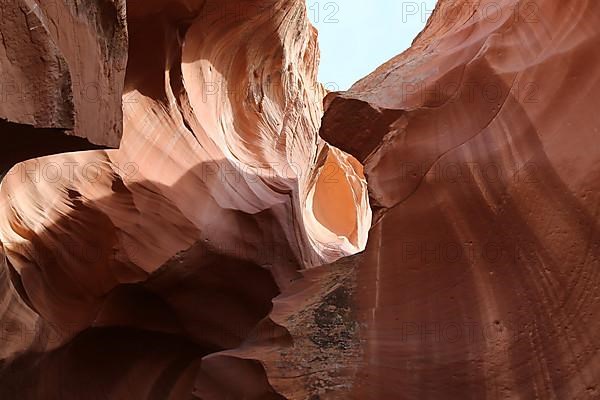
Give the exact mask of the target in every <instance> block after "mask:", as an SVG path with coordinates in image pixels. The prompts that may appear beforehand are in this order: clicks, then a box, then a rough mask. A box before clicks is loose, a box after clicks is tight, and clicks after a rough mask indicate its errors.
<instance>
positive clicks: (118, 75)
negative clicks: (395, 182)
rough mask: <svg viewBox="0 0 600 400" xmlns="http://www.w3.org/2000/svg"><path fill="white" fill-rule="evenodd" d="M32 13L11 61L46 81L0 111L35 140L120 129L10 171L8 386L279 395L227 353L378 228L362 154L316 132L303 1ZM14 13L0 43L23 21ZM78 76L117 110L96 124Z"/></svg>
mask: <svg viewBox="0 0 600 400" xmlns="http://www.w3.org/2000/svg"><path fill="white" fill-rule="evenodd" d="M59 3H61V2H59ZM98 4H100V5H98ZM26 5H27V6H28V7H30V8H31V9H35V10H38V11H35V12H36V13H38V12H42V14H39V15H38V14H36V15H37V16H38V18H39V19H40V20H41V21H43V22H44V21H45V22H44V23H46V25H43V26H44V27H45V28H47V29H48V30H49V31H50V34H48V33H47V32H46V33H45V34H46V35H50V36H49V37H44V38H43V41H42V39H39V38H37V37H34V36H32V37H31V41H32V43H33V44H32V46H33V47H34V48H33V49H32V50H30V49H29V48H26V47H15V49H11V51H14V52H16V57H17V58H16V59H17V62H16V64H14V62H13V59H11V58H10V57H11V56H10V55H5V56H4V55H3V57H1V62H2V65H4V64H6V65H9V66H11V67H10V68H12V69H11V70H9V71H10V72H11V73H12V74H13V75H14V76H19V74H25V73H29V72H28V71H25V72H23V71H24V70H25V69H27V68H33V67H36V68H38V70H39V71H41V73H39V74H38V75H36V79H37V80H38V81H39V85H40V86H41V87H43V88H44V90H41V89H37V90H38V91H39V97H36V98H34V99H33V100H32V103H31V104H28V105H27V106H28V107H29V108H30V109H31V110H32V111H33V117H31V116H28V117H27V118H29V117H31V118H33V119H31V120H29V119H26V118H25V117H23V118H21V115H20V114H18V112H21V111H23V109H22V108H19V107H18V106H17V105H14V104H13V103H8V104H7V105H5V108H4V109H1V108H0V110H4V111H5V112H6V115H7V119H8V120H9V121H11V122H12V123H18V124H23V125H24V124H27V125H28V126H29V129H30V130H31V132H32V135H42V134H44V133H45V131H44V130H43V129H49V128H52V129H56V130H58V131H59V132H57V133H59V134H62V133H66V134H68V135H69V134H75V135H78V136H81V137H83V138H86V139H88V141H89V142H90V143H96V144H99V145H108V146H110V145H116V144H119V138H120V133H121V131H122V138H120V145H119V149H118V150H102V149H96V150H91V151H85V152H81V151H80V152H70V153H63V152H64V151H70V150H80V149H82V148H65V147H57V148H56V149H54V148H53V149H52V150H50V151H47V152H46V153H44V154H47V153H63V154H57V155H49V156H46V157H40V158H34V159H30V160H28V161H24V162H22V163H20V164H17V165H16V166H15V167H14V168H12V169H11V170H10V171H8V173H7V174H6V176H5V177H4V179H3V181H2V187H1V199H2V203H1V209H0V236H1V237H2V242H3V252H4V255H5V258H4V264H5V265H4V267H3V270H2V280H1V284H2V285H3V290H2V293H3V294H2V296H3V302H2V308H1V310H0V312H1V314H2V321H3V323H4V328H5V329H4V331H5V332H4V331H3V332H4V333H5V334H4V336H5V337H4V345H3V346H2V347H1V349H0V352H1V354H0V355H1V357H2V359H3V360H4V361H3V362H2V369H1V370H0V395H1V397H2V398H24V399H39V398H44V396H46V395H45V394H46V393H57V397H56V398H60V399H81V398H95V397H98V396H100V397H101V398H115V399H117V398H140V399H142V398H143V399H146V398H147V399H159V398H160V399H166V398H172V399H181V398H190V396H193V395H196V396H197V397H199V398H203V399H211V398H212V399H223V398H240V399H241V398H257V399H258V398H281V396H280V395H279V394H276V391H275V390H274V389H273V388H272V386H271V384H270V382H269V379H268V377H267V376H266V374H265V372H264V367H263V366H262V364H261V363H260V362H259V361H256V360H242V359H241V358H240V357H235V356H231V357H229V356H226V355H218V354H217V353H219V352H221V351H226V350H230V349H235V348H238V347H240V346H242V345H243V344H244V343H245V342H246V341H247V339H248V338H249V337H254V336H256V335H257V332H258V334H259V337H262V333H261V332H263V331H264V330H265V329H267V331H268V332H269V335H272V336H273V337H274V339H273V340H277V341H279V342H281V343H284V342H287V341H288V340H289V334H288V333H287V331H286V330H285V328H282V327H279V326H278V325H276V324H274V323H273V322H270V320H269V318H268V315H269V313H270V311H271V309H272V299H273V298H274V297H276V296H277V295H278V293H280V292H281V291H284V290H286V289H287V288H288V287H289V286H290V285H291V284H292V282H293V281H294V280H297V279H298V278H299V277H300V276H301V275H300V271H301V270H304V269H307V268H312V267H316V266H319V265H323V264H326V263H329V262H332V261H335V260H337V259H339V258H340V257H343V256H347V255H351V254H354V253H356V252H358V251H360V250H362V249H363V248H364V246H365V245H366V241H367V233H368V229H369V227H370V225H371V210H370V207H369V204H368V196H367V190H366V181H365V178H364V175H363V168H362V165H361V164H360V163H359V162H357V161H356V159H355V158H354V157H352V156H350V155H348V154H346V153H344V152H342V151H340V150H338V149H336V148H334V147H331V146H329V145H327V144H326V143H325V142H324V141H323V140H322V139H321V138H320V137H319V135H318V131H319V128H320V121H321V117H322V114H323V97H324V96H325V94H326V93H325V90H324V89H323V88H322V86H321V85H320V84H319V83H317V81H316V72H317V65H318V48H317V34H316V31H315V30H314V28H312V27H311V26H310V24H309V23H308V21H307V18H306V10H305V5H304V3H303V2H302V1H299V0H298V1H296V0H295V1H253V2H248V1H229V2H222V1H128V2H127V4H126V8H127V10H126V20H125V18H124V15H125V9H124V5H123V4H117V3H113V2H110V1H103V2H99V3H94V2H90V4H79V3H77V4H73V3H70V4H69V5H67V4H66V3H65V4H64V5H62V4H59V5H58V8H59V9H60V11H65V10H66V11H68V12H69V13H68V17H67V18H65V17H64V14H60V18H58V19H57V20H56V21H55V22H53V21H54V20H50V22H48V21H46V18H49V17H46V13H47V14H48V15H50V12H49V11H47V10H44V9H41V5H36V4H35V2H31V4H26ZM96 6H97V7H98V9H99V10H100V11H101V12H102V13H101V14H97V13H96V11H93V10H95V7H96ZM23 7H25V6H23V5H21V4H20V3H18V2H14V4H13V3H11V4H9V5H8V9H7V12H9V13H12V14H11V15H13V14H14V15H17V16H19V17H21V16H22V15H21V14H22V13H23V10H24V8H23ZM40 10H41V11H40ZM90 10H91V11H90ZM113 11H114V12H116V11H118V13H117V14H114V13H113ZM25 12H26V10H25ZM105 14H107V15H108V14H110V15H109V16H113V14H114V15H116V16H117V17H118V18H116V19H115V20H113V19H110V18H108V17H107V15H105ZM27 15H29V14H27ZM121 17H123V18H121ZM9 22H10V24H8V23H5V24H4V25H3V26H2V33H3V35H4V36H9V35H10V34H11V33H12V30H13V29H15V30H19V32H20V30H23V31H24V32H26V33H27V31H29V28H30V26H27V25H23V24H24V23H25V22H24V21H21V20H20V19H17V18H16V17H15V19H14V20H10V21H9ZM92 27H93V28H94V29H96V30H95V31H93V30H92ZM53 30H58V31H57V32H58V33H56V32H54V31H53ZM30 32H35V30H31V31H30ZM52 35H54V36H52ZM25 36H26V35H25ZM25 36H24V37H25ZM115 37H118V38H123V40H124V42H120V41H119V42H115ZM57 38H58V39H57ZM88 38H89V43H88ZM36 40H37V41H36ZM57 40H58V44H59V45H60V44H61V43H62V42H61V41H63V42H64V43H65V44H64V47H61V46H58V47H59V48H58V49H56V48H54V47H52V45H56V43H57ZM39 41H42V42H40V43H41V44H40V43H38V42H39ZM34 45H35V46H34ZM42 45H43V46H42ZM36 46H37V47H36ZM69 46H71V47H69ZM19 49H23V51H27V52H30V51H31V52H33V51H37V52H38V53H39V54H40V58H41V59H42V61H40V62H39V63H40V65H39V66H36V65H33V66H32V64H27V63H25V62H24V61H23V62H21V61H20V59H21V58H25V57H26V56H27V55H28V54H29V53H28V54H26V55H21V54H19ZM65 49H66V50H65ZM123 49H125V52H123V51H122V50H123ZM61 51H62V53H63V54H65V55H64V57H63V58H64V60H63V58H61V57H59V55H60V54H61V53H60V52H61ZM36 54H37V53H36ZM19 57H21V58H19ZM111 57H113V58H111ZM124 61H126V63H127V68H126V71H125V70H123V71H122V65H121V64H119V62H124ZM13 64H14V65H13ZM67 66H68V67H69V68H70V69H69V68H67ZM123 66H124V64H123ZM13 69H14V71H16V72H13ZM67 72H69V73H71V75H72V77H73V76H77V77H83V76H85V77H86V79H87V78H89V77H92V78H90V79H92V80H93V81H94V82H101V84H100V86H99V92H100V96H101V98H102V99H103V101H104V100H106V103H107V104H105V103H104V102H100V103H94V104H93V106H94V107H95V109H94V110H93V116H90V117H89V118H86V117H85V116H86V115H88V114H87V113H88V112H91V110H92V106H91V103H90V104H88V103H86V102H85V100H86V99H83V100H81V99H80V98H78V97H77V92H76V90H75V89H74V87H75V86H74V84H73V78H72V77H71V79H70V80H69V79H68V74H67ZM61 74H62V75H61ZM105 77H107V79H104V78H105ZM103 79H104V80H103ZM46 88H48V90H46ZM55 88H57V89H56V90H54V89H55ZM35 90H36V89H34V91H35ZM69 90H71V92H69ZM114 93H118V95H119V97H122V98H121V99H119V100H117V99H112V100H110V99H109V97H110V96H113V94H114ZM30 100H31V99H30ZM80 100H81V101H80ZM116 107H118V110H117V109H116ZM121 109H122V112H121ZM44 110H46V111H47V112H48V113H50V111H52V110H54V111H52V112H53V113H50V114H44ZM80 110H81V111H80ZM11 113H12V114H11ZM15 113H16V114H15ZM13 116H14V118H13ZM92 117H93V118H92ZM107 121H110V122H111V124H113V125H118V128H114V127H112V128H109V127H107V126H106V124H107V123H108V122H107ZM78 124H79V125H78ZM19 127H20V125H19ZM7 134H8V132H7ZM111 135H112V136H111ZM98 137H100V138H104V139H106V140H96V138H98ZM109 139H110V140H109ZM34 142H35V140H34ZM90 147H91V146H89V147H83V148H90ZM27 149H29V148H27ZM27 155H28V156H29V157H27V156H25V157H22V158H21V159H24V158H30V157H32V156H33V155H31V154H29V153H27ZM34 155H35V154H34ZM21 159H15V160H9V161H12V162H13V163H14V162H16V161H21ZM265 327H267V328H265ZM232 380H235V382H232ZM23 382H27V384H26V385H25V384H24V383H23ZM24 386H26V388H25V389H23V387H24ZM103 396H104V397H103Z"/></svg>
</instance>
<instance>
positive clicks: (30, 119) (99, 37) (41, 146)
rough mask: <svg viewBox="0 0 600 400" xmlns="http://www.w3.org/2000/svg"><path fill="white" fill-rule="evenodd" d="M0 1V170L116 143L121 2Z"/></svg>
mask: <svg viewBox="0 0 600 400" xmlns="http://www.w3.org/2000/svg"><path fill="white" fill-rule="evenodd" d="M0 5H1V12H0V13H1V15H0V17H1V18H0V35H1V38H2V41H1V43H0V71H1V72H2V77H1V78H0V90H1V96H2V99H0V127H1V128H2V131H3V136H4V138H5V140H4V141H3V142H4V143H3V146H2V149H1V150H0V159H1V164H0V173H2V174H4V173H6V171H7V170H8V169H9V168H10V167H11V166H12V165H14V164H15V163H16V162H19V161H23V160H26V159H29V158H33V157H35V156H42V155H47V154H52V153H60V152H65V151H73V150H84V149H90V148H95V147H98V146H108V147H117V146H118V145H119V141H120V138H121V134H122V111H121V96H122V88H123V78H124V75H125V67H126V64H127V25H126V16H125V0H102V1H100V0H99V1H90V0H74V1H35V0H2V1H1V2H0ZM8 138H10V140H8Z"/></svg>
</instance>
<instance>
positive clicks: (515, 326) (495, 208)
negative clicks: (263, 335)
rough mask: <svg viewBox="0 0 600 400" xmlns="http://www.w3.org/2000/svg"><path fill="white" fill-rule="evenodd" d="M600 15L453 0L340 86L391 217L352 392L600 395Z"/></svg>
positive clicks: (332, 98) (347, 140) (345, 127)
mask: <svg viewBox="0 0 600 400" xmlns="http://www.w3.org/2000/svg"><path fill="white" fill-rule="evenodd" d="M599 23H600V4H598V2H595V1H579V2H565V1H553V0H538V1H501V2H497V1H486V0H482V1H475V2H463V1H458V0H454V1H453V0H445V1H439V4H438V6H437V9H436V11H435V13H434V14H433V16H432V17H431V18H430V20H429V22H428V24H427V28H426V29H425V31H424V32H423V33H421V34H420V35H419V37H418V38H417V39H416V40H415V42H414V43H413V46H412V48H411V49H409V50H408V51H407V52H405V53H403V54H402V55H400V56H398V57H396V58H394V59H392V60H391V61H389V62H388V63H386V64H385V65H383V66H381V67H380V68H378V69H377V70H376V71H375V72H373V73H372V74H371V75H369V76H368V77H366V78H365V79H363V80H361V81H360V82H358V83H356V84H355V85H354V86H353V87H352V88H351V89H350V90H349V91H348V92H345V93H340V94H331V95H329V96H328V98H327V99H326V104H327V105H326V108H327V109H326V112H325V116H324V119H323V126H322V128H321V135H322V137H323V138H324V139H325V140H327V141H328V142H329V143H331V144H333V145H336V146H339V147H340V148H341V149H342V150H345V151H348V152H349V153H351V154H353V155H355V156H356V157H357V158H358V160H359V161H361V162H362V163H363V164H364V168H365V174H366V176H367V180H368V184H369V193H370V197H371V204H372V206H373V209H374V212H375V216H374V225H373V227H372V229H371V232H370V236H369V241H368V245H367V249H366V251H365V253H364V254H363V255H362V258H360V259H359V260H358V261H357V262H356V267H355V272H354V273H355V274H356V282H357V283H356V287H357V288H358V289H357V290H356V291H355V292H354V303H353V304H354V312H355V315H356V322H357V323H358V324H359V325H360V338H361V344H362V346H361V347H362V350H363V353H362V356H361V357H362V358H361V361H360V362H358V363H357V364H356V367H357V369H358V374H357V376H356V378H355V379H354V380H353V381H352V383H353V385H352V387H351V388H349V389H348V394H347V395H348V398H357V399H423V398H431V399H442V398H443V399H447V398H456V399H465V398H473V399H482V398H486V399H516V398H522V399H533V398H538V399H593V398H597V397H598V396H600V387H599V386H598V384H599V382H600V351H599V350H600V339H598V335H597V334H596V332H597V331H598V329H599V326H598V323H599V322H598V321H600V318H599V315H600V303H599V301H600V297H599V284H600V275H599V271H600V270H599V267H600V258H599V257H600V247H599V246H598V243H599V242H598V240H599V237H598V222H599V220H598V201H599V200H600V199H599V197H598V195H599V189H600V179H599V177H600V174H599V172H600V171H599V167H598V166H599V165H600V164H599V162H600V151H599V150H600V148H599V147H598V143H599V142H598V132H599V131H598V130H599V126H600V119H599V117H598V114H597V113H596V112H595V111H594V110H595V107H596V103H597V101H598V96H599V95H598V93H600V91H599V89H600V70H599V69H598V65H599V62H600V58H599V57H600V54H599V53H598V51H597V49H598V45H600V29H599ZM333 371H335V368H332V372H333Z"/></svg>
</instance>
